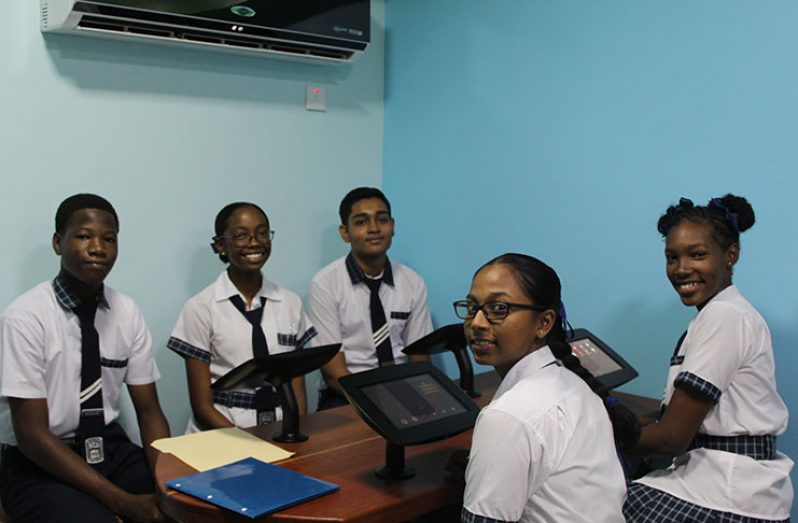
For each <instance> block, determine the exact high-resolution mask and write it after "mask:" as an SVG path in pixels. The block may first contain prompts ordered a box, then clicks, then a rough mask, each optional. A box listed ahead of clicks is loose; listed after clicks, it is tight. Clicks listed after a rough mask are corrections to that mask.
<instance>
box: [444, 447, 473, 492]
mask: <svg viewBox="0 0 798 523" xmlns="http://www.w3.org/2000/svg"><path fill="white" fill-rule="evenodd" d="M467 466H468V451H467V450H462V449H461V450H455V451H454V452H453V453H452V455H451V456H449V461H447V462H446V471H447V472H448V473H449V475H448V477H447V479H448V480H449V481H451V482H452V483H454V484H455V485H458V486H459V487H461V488H465V471H466V467H467Z"/></svg>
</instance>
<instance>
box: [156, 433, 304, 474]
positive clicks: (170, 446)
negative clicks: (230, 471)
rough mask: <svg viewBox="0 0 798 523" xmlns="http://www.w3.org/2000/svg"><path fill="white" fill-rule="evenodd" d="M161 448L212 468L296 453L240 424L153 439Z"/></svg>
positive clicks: (272, 458) (193, 464)
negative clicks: (249, 430) (273, 443)
mask: <svg viewBox="0 0 798 523" xmlns="http://www.w3.org/2000/svg"><path fill="white" fill-rule="evenodd" d="M152 446H153V447H155V448H156V449H158V450H160V451H161V452H168V453H170V454H174V455H175V456H177V457H178V458H179V459H180V460H182V461H184V462H186V463H188V464H189V465H191V466H192V467H194V468H195V469H197V470H200V471H202V470H210V469H212V468H216V467H220V466H222V465H227V464H228V463H232V462H234V461H239V460H241V459H244V458H248V457H254V458H257V459H259V460H261V461H267V462H269V463H272V462H275V461H280V460H282V459H286V458H289V457H291V456H293V455H294V453H293V452H288V451H287V450H283V449H281V448H280V447H278V446H276V445H272V444H271V443H269V442H268V441H264V440H262V439H260V438H259V437H257V436H255V435H254V434H250V433H249V432H247V431H245V430H242V429H240V428H238V427H227V428H224V429H212V430H205V431H202V432H195V433H193V434H185V435H183V436H175V437H172V438H163V439H159V440H156V441H153V442H152Z"/></svg>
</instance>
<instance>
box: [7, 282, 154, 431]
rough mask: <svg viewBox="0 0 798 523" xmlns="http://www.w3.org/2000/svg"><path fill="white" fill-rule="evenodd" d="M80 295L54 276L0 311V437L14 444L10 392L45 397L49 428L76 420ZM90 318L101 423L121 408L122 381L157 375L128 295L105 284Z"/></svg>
mask: <svg viewBox="0 0 798 523" xmlns="http://www.w3.org/2000/svg"><path fill="white" fill-rule="evenodd" d="M79 303H80V301H79V300H78V299H77V298H76V297H75V296H73V295H72V294H71V293H70V292H69V291H68V290H67V289H66V288H65V287H64V286H63V283H62V282H61V279H60V278H58V277H56V279H55V280H53V281H48V282H44V283H41V284H39V285H37V286H36V287H34V288H33V289H31V290H30V291H28V292H26V293H25V294H23V295H22V296H20V297H19V298H17V299H16V300H15V301H14V302H13V303H11V305H9V306H8V308H7V309H6V310H5V312H4V313H3V316H2V318H0V442H2V443H6V444H9V445H16V444H17V440H16V436H15V435H14V429H13V427H12V424H11V412H10V409H9V404H8V398H9V397H11V398H25V399H39V398H46V399H47V410H48V415H49V423H50V432H52V433H53V434H54V435H55V436H56V437H58V438H62V439H67V438H72V437H74V436H75V432H76V430H77V428H78V424H79V422H80V386H81V380H80V371H81V366H82V360H81V334H80V322H79V320H78V317H77V315H76V314H75V313H74V312H72V309H73V308H74V307H75V306H76V305H78V304H79ZM94 326H95V328H96V329H97V333H98V334H99V338H100V363H101V365H102V370H101V377H102V395H103V409H104V414H105V423H106V424H108V423H111V422H113V421H114V420H116V419H117V417H118V416H119V391H120V390H121V389H122V386H123V385H125V384H126V385H146V384H149V383H154V382H155V381H157V380H158V379H159V378H160V373H159V372H158V367H157V366H156V364H155V360H154V358H153V354H152V338H151V336H150V332H149V331H148V330H147V326H146V325H145V323H144V319H143V318H142V316H141V312H140V311H139V308H138V307H137V306H136V304H135V303H134V302H133V300H131V299H130V298H129V297H127V296H125V295H124V294H121V293H119V292H117V291H116V290H114V289H112V288H111V287H108V286H107V285H105V286H104V287H103V290H102V297H101V298H100V302H99V306H98V307H97V315H96V317H95V320H94Z"/></svg>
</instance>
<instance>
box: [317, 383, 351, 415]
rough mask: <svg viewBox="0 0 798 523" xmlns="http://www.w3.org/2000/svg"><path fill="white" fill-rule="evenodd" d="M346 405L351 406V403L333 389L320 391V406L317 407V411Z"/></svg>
mask: <svg viewBox="0 0 798 523" xmlns="http://www.w3.org/2000/svg"><path fill="white" fill-rule="evenodd" d="M344 405H349V402H348V401H347V400H346V398H345V397H343V396H341V395H340V394H338V393H337V392H335V391H334V390H333V389H331V388H326V389H322V390H320V391H319V404H318V406H317V407H316V410H317V411H322V410H327V409H332V408H335V407H342V406H344Z"/></svg>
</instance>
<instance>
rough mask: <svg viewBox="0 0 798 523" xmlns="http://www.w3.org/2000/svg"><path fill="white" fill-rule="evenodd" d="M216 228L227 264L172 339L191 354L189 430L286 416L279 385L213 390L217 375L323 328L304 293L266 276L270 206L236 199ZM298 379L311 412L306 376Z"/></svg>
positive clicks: (301, 342)
mask: <svg viewBox="0 0 798 523" xmlns="http://www.w3.org/2000/svg"><path fill="white" fill-rule="evenodd" d="M215 230H216V235H215V236H214V237H213V242H212V243H211V248H212V249H213V252H215V253H216V254H217V255H218V256H219V259H220V260H222V261H223V262H224V263H227V264H228V265H227V268H226V269H225V270H224V271H222V273H221V274H220V275H219V277H218V278H217V279H216V281H215V282H214V283H212V284H211V285H209V286H208V287H206V288H205V289H203V290H202V291H201V292H200V293H199V294H197V295H196V296H194V297H193V298H191V299H190V300H188V301H187V302H186V304H185V305H184V306H183V310H182V312H181V313H180V317H179V318H178V320H177V324H176V325H175V328H174V330H173V331H172V336H171V338H170V339H169V342H168V344H167V346H168V347H169V348H170V349H172V350H173V351H175V352H177V353H178V354H180V355H181V356H183V358H184V359H185V362H186V376H187V378H188V390H189V396H190V398H191V410H192V412H193V417H192V418H191V419H190V420H189V422H188V427H187V428H186V432H187V433H191V432H197V431H199V430H206V429H212V428H221V427H232V426H234V425H236V426H239V427H251V426H253V425H259V424H263V423H269V422H272V421H275V420H277V419H281V417H282V411H281V409H280V406H279V397H278V395H277V391H276V390H275V389H274V387H271V386H268V385H267V386H263V387H260V388H258V389H257V390H244V391H241V390H233V391H213V390H211V383H212V382H214V381H216V380H217V379H219V378H220V377H222V376H224V375H225V374H226V373H227V372H229V371H230V370H232V369H234V368H235V367H237V366H238V365H240V364H242V363H244V362H245V361H247V360H250V359H252V358H253V357H255V356H261V355H263V356H265V355H267V354H276V353H278V352H287V351H292V350H295V349H301V348H302V347H304V346H305V344H306V343H307V342H308V341H310V339H311V338H313V337H314V336H315V335H316V330H315V329H314V328H313V326H312V325H310V322H308V320H307V318H306V317H305V313H304V312H303V310H302V300H300V299H299V296H297V295H296V294H294V293H293V292H291V291H289V290H288V289H284V288H283V287H280V286H278V285H276V284H274V283H273V282H271V281H269V280H267V279H266V278H264V277H263V273H262V272H261V269H262V268H263V265H264V264H265V263H266V260H268V259H269V255H270V254H271V252H272V238H273V237H274V231H272V230H271V229H270V227H269V218H268V217H267V216H266V213H265V212H263V210H262V209H261V208H260V207H258V206H257V205H255V204H254V203H247V202H236V203H231V204H229V205H227V206H225V207H224V208H223V209H222V210H221V211H219V214H217V215H216V222H215ZM292 386H293V389H294V394H295V395H296V399H297V403H298V405H299V410H300V412H301V413H303V414H304V413H305V412H306V410H307V407H306V397H305V379H304V378H303V377H299V378H295V379H294V380H293V382H292Z"/></svg>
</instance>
